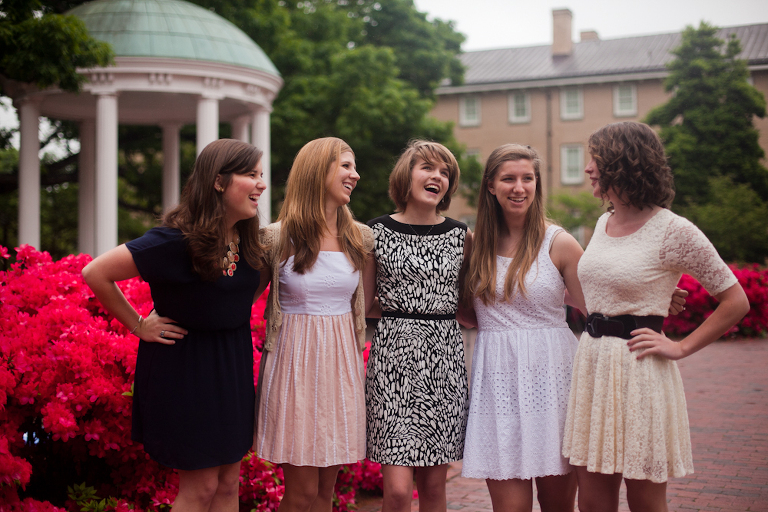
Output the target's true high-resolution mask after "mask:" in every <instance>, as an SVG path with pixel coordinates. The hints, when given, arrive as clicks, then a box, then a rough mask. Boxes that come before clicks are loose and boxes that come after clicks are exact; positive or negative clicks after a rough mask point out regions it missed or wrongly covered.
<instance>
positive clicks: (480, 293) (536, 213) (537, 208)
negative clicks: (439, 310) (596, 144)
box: [464, 144, 548, 305]
mask: <svg viewBox="0 0 768 512" xmlns="http://www.w3.org/2000/svg"><path fill="white" fill-rule="evenodd" d="M518 160H528V161H530V162H531V165H532V166H533V172H534V175H535V177H536V192H535V193H534V196H533V202H532V203H531V206H530V208H528V212H527V213H526V215H525V223H524V225H523V238H522V239H521V240H520V243H519V244H518V246H517V249H516V251H515V255H514V257H513V258H512V263H510V265H509V269H508V270H507V277H506V280H505V281H504V300H505V301H509V300H511V298H512V297H514V295H515V289H518V290H519V291H520V293H521V294H522V296H523V297H525V295H526V289H525V275H526V274H527V273H528V271H529V270H530V269H531V266H533V263H534V261H536V257H537V255H538V254H539V250H540V249H541V244H542V242H543V241H544V234H545V233H546V230H547V222H548V219H547V216H546V213H545V212H544V197H543V196H544V194H543V192H542V188H541V159H540V158H539V154H538V153H537V152H536V150H535V149H533V148H532V147H531V146H522V145H520V144H505V145H503V146H501V147H498V148H496V149H494V150H493V152H492V153H491V155H490V156H489V157H488V161H487V162H486V163H485V171H484V172H483V180H482V183H481V185H480V198H479V200H478V205H477V224H476V225H475V236H474V239H473V247H472V257H471V258H470V263H469V272H468V273H467V277H466V279H467V281H466V282H467V285H466V286H465V288H464V289H465V293H464V301H465V303H468V302H469V301H471V299H472V297H479V298H480V299H481V300H482V301H483V304H485V305H490V304H493V303H494V302H495V301H496V250H497V247H498V240H499V234H500V232H501V229H502V228H503V226H504V225H505V220H504V212H503V211H502V209H501V205H500V204H499V201H498V199H496V196H494V195H493V194H491V192H490V190H489V187H490V186H491V185H492V184H493V182H494V180H495V179H496V174H498V171H499V167H501V164H503V163H504V162H508V161H512V162H514V161H518ZM519 276H522V279H519Z"/></svg>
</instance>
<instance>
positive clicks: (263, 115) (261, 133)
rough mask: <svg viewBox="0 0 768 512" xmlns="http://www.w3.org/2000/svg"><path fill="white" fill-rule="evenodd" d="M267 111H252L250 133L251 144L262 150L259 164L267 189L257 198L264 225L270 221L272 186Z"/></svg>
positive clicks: (264, 109) (261, 109)
mask: <svg viewBox="0 0 768 512" xmlns="http://www.w3.org/2000/svg"><path fill="white" fill-rule="evenodd" d="M269 113H270V111H269V110H267V109H266V108H260V109H259V110H257V111H256V112H254V113H253V126H252V133H251V144H253V145H254V146H256V147H257V148H259V149H260V150H262V151H263V152H264V155H263V156H262V157H261V166H262V169H263V170H264V182H265V183H266V184H267V189H266V190H265V191H264V192H263V193H262V194H261V198H259V214H260V216H261V219H260V221H261V224H262V225H266V224H268V223H269V222H270V218H271V214H270V198H271V194H270V189H271V188H272V170H271V167H270V159H269V153H270V143H271V142H270V136H269V133H270V132H269Z"/></svg>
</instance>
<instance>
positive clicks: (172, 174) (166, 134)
mask: <svg viewBox="0 0 768 512" xmlns="http://www.w3.org/2000/svg"><path fill="white" fill-rule="evenodd" d="M180 129H181V125H180V124H164V125H163V212H167V211H168V210H170V209H171V208H173V207H174V206H176V205H177V204H179V194H180V189H181V173H180V170H179V130H180Z"/></svg>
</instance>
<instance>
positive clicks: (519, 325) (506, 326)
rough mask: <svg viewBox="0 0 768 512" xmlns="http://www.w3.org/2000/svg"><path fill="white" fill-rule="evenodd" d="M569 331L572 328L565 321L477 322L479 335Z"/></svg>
mask: <svg viewBox="0 0 768 512" xmlns="http://www.w3.org/2000/svg"><path fill="white" fill-rule="evenodd" d="M563 329H565V330H567V331H569V332H570V328H569V327H568V323H567V322H565V321H562V322H553V323H529V322H515V323H501V322H495V321H491V322H483V321H480V320H479V319H478V322H477V332H478V334H480V333H483V332H488V333H504V332H508V333H510V335H515V334H518V333H521V332H527V331H538V332H542V331H559V330H563Z"/></svg>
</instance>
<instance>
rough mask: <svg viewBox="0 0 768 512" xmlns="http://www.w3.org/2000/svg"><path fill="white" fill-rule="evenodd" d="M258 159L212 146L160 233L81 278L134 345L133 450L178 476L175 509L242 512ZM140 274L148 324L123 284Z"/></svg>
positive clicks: (258, 263) (231, 147) (226, 145)
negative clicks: (147, 294) (138, 446)
mask: <svg viewBox="0 0 768 512" xmlns="http://www.w3.org/2000/svg"><path fill="white" fill-rule="evenodd" d="M261 155H262V152H261V151H260V150H258V149H257V148H255V147H253V146H251V145H250V144H246V143H243V142H240V141H235V140H230V139H222V140H217V141H214V142H212V143H211V144H209V145H208V146H206V147H205V148H204V149H203V151H202V152H201V153H200V155H199V156H198V158H197V161H196V162H195V168H194V171H193V173H192V175H191V176H190V178H189V181H188V183H187V185H186V187H185V188H184V191H183V193H182V196H181V202H180V204H179V205H178V206H177V207H176V208H175V209H173V210H172V211H170V212H169V213H168V214H166V215H165V217H164V219H163V223H162V226H161V227H158V228H154V229H151V230H149V231H148V232H147V233H146V234H145V235H144V236H142V237H141V238H138V239H136V240H133V241H131V242H128V243H127V244H124V245H121V246H119V247H117V248H115V249H112V250H111V251H108V252H106V253H105V254H103V255H101V256H99V257H98V258H96V259H94V260H93V261H92V262H91V263H90V264H88V265H87V266H86V267H85V268H84V269H83V278H84V279H85V281H86V283H88V285H89V286H90V287H91V289H92V290H93V292H94V294H95V295H96V297H97V298H98V299H99V300H100V301H101V303H102V305H103V306H104V308H105V309H107V311H109V312H110V313H111V314H112V315H114V316H115V318H117V319H118V320H119V321H120V322H122V323H123V325H125V326H126V327H127V328H129V329H131V332H132V334H135V335H136V336H138V337H139V339H140V341H139V351H138V359H137V362H136V375H135V387H134V402H133V428H132V435H131V437H132V439H133V440H134V441H137V442H140V443H143V444H144V449H145V450H146V451H147V453H148V454H149V455H150V457H152V459H154V460H155V461H157V462H159V463H161V464H163V465H165V466H169V467H171V468H174V469H177V470H178V472H179V494H178V495H177V497H176V500H175V502H174V505H173V509H175V510H237V506H238V486H239V476H240V461H241V459H242V458H243V456H244V455H245V454H246V453H247V452H248V450H249V448H250V446H251V441H252V436H253V421H254V399H255V391H254V385H253V348H252V342H251V332H250V312H251V305H252V303H253V301H254V299H255V298H256V297H258V295H257V294H256V292H257V291H258V290H257V289H258V288H259V283H260V275H262V274H266V273H265V272H260V271H259V270H260V269H261V268H262V266H263V250H262V247H261V245H260V243H259V237H258V232H259V222H258V217H257V212H258V210H257V206H258V199H259V196H260V195H261V193H262V192H263V191H264V190H265V189H266V185H265V183H264V180H263V178H262V168H261ZM137 275H140V276H141V277H142V279H144V280H145V281H147V282H148V283H149V286H150V290H151V292H152V300H153V302H154V307H155V309H154V310H153V311H152V312H151V313H150V314H149V315H148V316H147V318H142V317H141V316H140V315H139V314H138V313H137V312H136V310H135V309H134V308H133V306H131V304H130V303H129V302H128V301H127V300H126V298H125V296H124V295H123V294H122V293H121V291H120V289H119V288H118V287H117V286H116V284H115V282H116V281H122V280H124V279H130V278H132V277H135V276H137Z"/></svg>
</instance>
